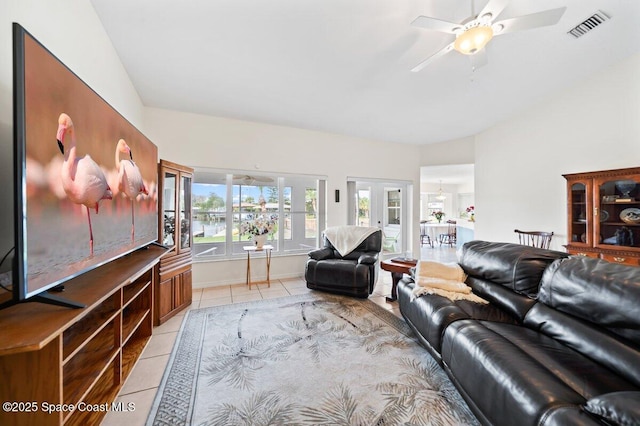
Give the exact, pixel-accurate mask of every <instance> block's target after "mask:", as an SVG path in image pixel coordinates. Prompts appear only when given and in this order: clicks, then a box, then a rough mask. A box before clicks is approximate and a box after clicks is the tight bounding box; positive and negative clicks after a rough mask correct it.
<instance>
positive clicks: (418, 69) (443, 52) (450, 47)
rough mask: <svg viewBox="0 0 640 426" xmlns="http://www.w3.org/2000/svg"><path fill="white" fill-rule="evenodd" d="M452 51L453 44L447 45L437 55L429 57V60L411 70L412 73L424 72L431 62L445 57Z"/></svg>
mask: <svg viewBox="0 0 640 426" xmlns="http://www.w3.org/2000/svg"><path fill="white" fill-rule="evenodd" d="M452 50H453V43H451V44H448V45H446V46H445V47H443V48H442V49H440V50H438V51H437V52H436V53H434V54H433V55H431V56H429V57H428V58H427V59H425V60H424V61H422V62H420V63H419V64H418V65H416V66H415V67H413V68H412V69H411V71H412V72H418V71H420V70H422V69H423V68H424V67H426V66H427V65H429V64H430V63H431V62H433V60H434V59H436V58H439V57H440V56H443V55H445V54H447V53H449V52H451V51H452Z"/></svg>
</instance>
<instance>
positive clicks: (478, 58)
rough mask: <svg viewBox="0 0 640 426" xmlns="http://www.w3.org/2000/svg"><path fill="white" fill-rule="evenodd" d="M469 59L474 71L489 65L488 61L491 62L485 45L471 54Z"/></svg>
mask: <svg viewBox="0 0 640 426" xmlns="http://www.w3.org/2000/svg"><path fill="white" fill-rule="evenodd" d="M469 60H471V70H472V71H475V70H477V69H478V68H480V67H483V66H485V65H487V63H489V60H488V58H487V48H486V47H483V48H482V49H480V50H478V51H477V52H476V53H474V54H473V55H469Z"/></svg>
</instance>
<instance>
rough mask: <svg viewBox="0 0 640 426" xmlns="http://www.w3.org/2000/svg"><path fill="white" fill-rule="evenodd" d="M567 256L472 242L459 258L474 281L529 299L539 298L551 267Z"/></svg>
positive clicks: (517, 245) (462, 249)
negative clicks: (539, 292) (502, 288)
mask: <svg viewBox="0 0 640 426" xmlns="http://www.w3.org/2000/svg"><path fill="white" fill-rule="evenodd" d="M567 256H568V254H567V253H563V252H558V251H552V250H544V249H540V248H536V247H529V246H523V245H520V244H512V243H495V242H489V241H479V240H476V241H469V242H467V243H465V244H464V245H463V246H462V248H461V250H460V253H459V255H458V258H459V263H460V266H462V269H464V272H465V273H466V274H467V275H469V276H470V277H476V278H481V279H484V280H487V281H492V282H494V283H496V284H499V285H502V286H504V287H507V288H509V289H510V290H512V291H514V292H516V293H519V294H522V295H526V296H531V297H533V296H535V295H536V293H537V292H538V286H539V284H540V279H541V278H542V274H543V272H544V270H545V269H546V267H547V266H549V264H551V263H552V262H553V261H554V260H556V259H559V258H564V257H567Z"/></svg>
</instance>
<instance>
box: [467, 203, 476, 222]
mask: <svg viewBox="0 0 640 426" xmlns="http://www.w3.org/2000/svg"><path fill="white" fill-rule="evenodd" d="M467 213H469V222H475V221H476V208H475V206H469V207H467Z"/></svg>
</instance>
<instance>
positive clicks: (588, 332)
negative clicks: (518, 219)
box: [398, 241, 640, 426]
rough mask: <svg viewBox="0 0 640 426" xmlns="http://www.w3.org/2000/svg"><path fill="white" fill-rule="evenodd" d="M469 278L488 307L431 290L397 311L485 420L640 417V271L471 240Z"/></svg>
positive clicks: (402, 290)
mask: <svg viewBox="0 0 640 426" xmlns="http://www.w3.org/2000/svg"><path fill="white" fill-rule="evenodd" d="M459 263H460V265H461V266H462V268H463V269H464V271H465V272H466V274H467V275H468V278H467V281H466V282H467V284H468V285H469V286H470V287H472V289H473V292H474V293H475V294H477V295H479V296H480V297H482V298H484V299H485V300H487V301H489V302H490V303H489V304H477V303H473V302H469V301H455V302H453V301H451V300H449V299H447V298H444V297H441V296H437V295H423V296H420V297H418V298H415V300H412V290H413V288H414V286H415V283H414V282H413V279H412V278H410V277H408V276H405V278H404V279H403V280H402V281H400V283H399V284H398V301H399V306H400V311H401V313H402V315H403V316H404V318H405V319H406V321H407V322H408V324H409V325H410V326H411V328H413V330H414V331H415V332H416V333H417V335H418V338H419V340H420V341H421V343H422V344H423V345H424V346H425V347H426V348H427V349H428V350H429V352H430V353H431V355H432V356H433V357H434V358H435V359H436V360H437V361H438V362H439V363H440V364H441V365H442V366H443V367H444V369H445V370H446V372H447V374H448V375H449V376H450V377H451V379H452V381H453V382H454V383H455V385H456V387H457V388H458V390H459V391H460V393H461V395H462V396H463V397H464V398H465V400H466V401H467V403H468V404H469V406H470V408H471V409H472V410H473V411H474V413H475V414H476V416H477V418H478V419H479V420H480V422H482V423H483V424H486V425H558V426H559V425H563V426H564V425H596V424H620V425H640V268H635V267H632V266H624V265H618V264H613V263H608V262H605V261H601V260H597V259H591V258H584V257H568V256H567V254H566V253H561V252H556V251H549V250H542V249H536V248H533V247H527V246H521V245H517V244H509V243H494V242H486V241H470V242H468V243H466V244H465V245H464V246H463V247H462V248H461V249H460V252H459Z"/></svg>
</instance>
